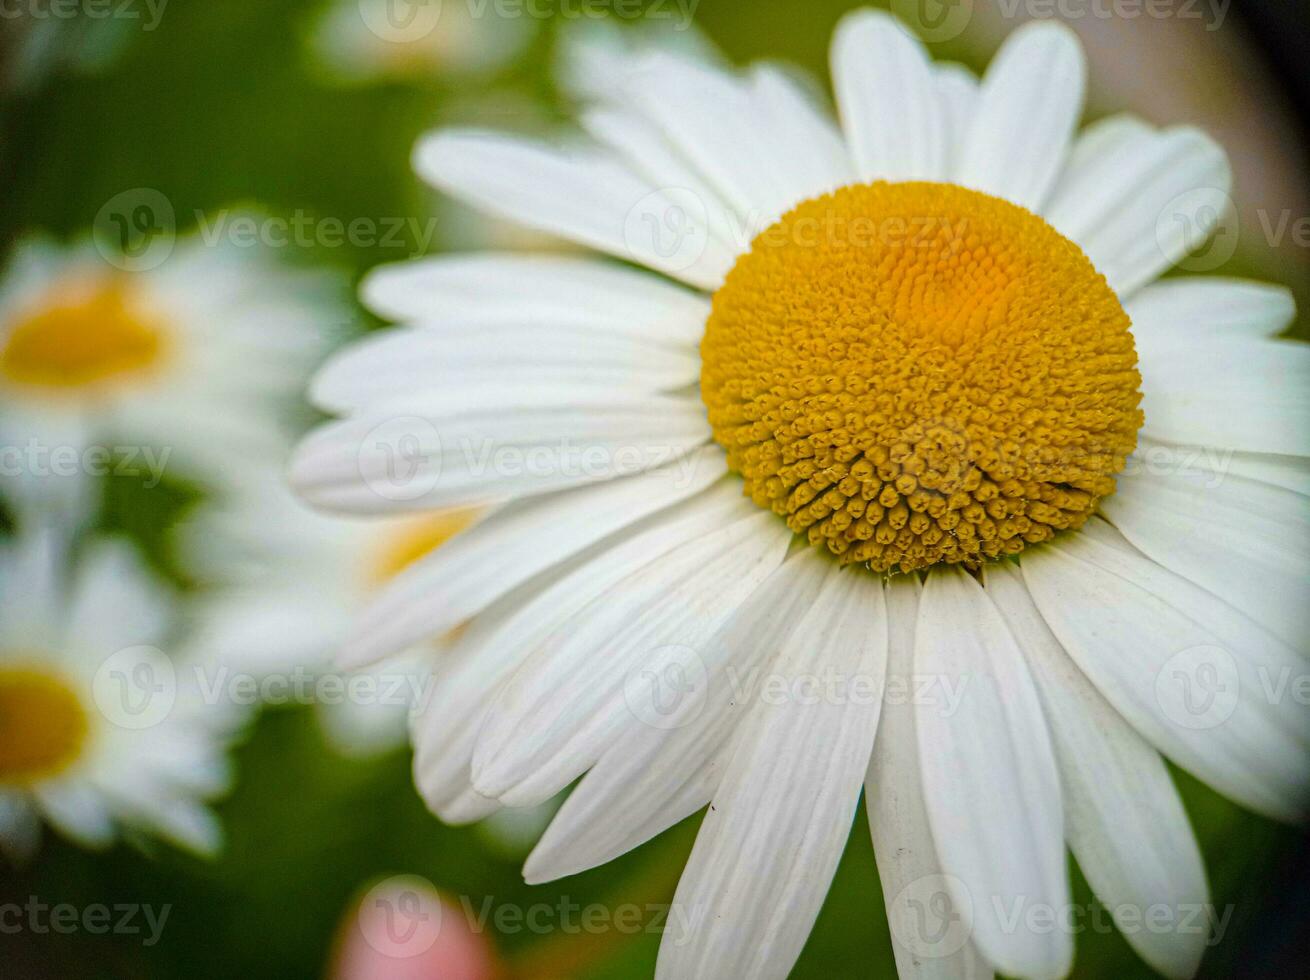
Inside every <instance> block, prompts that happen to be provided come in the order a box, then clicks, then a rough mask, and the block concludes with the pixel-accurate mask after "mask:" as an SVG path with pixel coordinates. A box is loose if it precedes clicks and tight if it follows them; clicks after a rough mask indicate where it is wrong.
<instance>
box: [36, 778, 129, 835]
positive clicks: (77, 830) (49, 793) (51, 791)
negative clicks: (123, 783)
mask: <svg viewBox="0 0 1310 980" xmlns="http://www.w3.org/2000/svg"><path fill="white" fill-rule="evenodd" d="M33 795H34V796H35V797H36V801H37V803H38V804H39V805H40V808H41V812H42V814H43V815H44V816H45V818H46V819H47V820H49V821H50V823H51V824H53V825H54V827H55V829H56V830H58V831H59V832H60V833H61V834H63V835H64V836H65V837H67V838H69V839H70V840H74V841H76V842H77V843H79V844H81V845H82V846H83V847H90V848H102V847H107V846H109V844H110V843H111V842H112V841H113V839H114V820H113V817H112V815H111V814H110V813H109V810H108V809H107V808H106V806H105V801H104V800H103V799H102V798H101V797H100V794H99V793H97V792H96V791H95V789H94V788H93V787H92V786H91V785H90V784H89V783H87V782H86V781H84V780H79V779H63V780H54V781H50V782H46V783H43V784H41V785H39V786H37V787H36V788H35V789H34V791H33Z"/></svg>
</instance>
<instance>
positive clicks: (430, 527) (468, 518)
mask: <svg viewBox="0 0 1310 980" xmlns="http://www.w3.org/2000/svg"><path fill="white" fill-rule="evenodd" d="M477 514H478V511H477V509H476V508H467V509H463V510H448V511H443V512H441V513H439V514H425V515H423V516H421V517H415V518H410V519H406V520H402V521H400V522H398V523H397V524H396V526H394V527H390V528H388V530H387V531H386V532H385V533H384V534H383V535H382V537H381V540H380V541H379V542H378V547H377V549H376V550H375V551H374V552H373V554H372V556H371V560H370V563H369V569H368V576H367V577H368V581H369V583H370V585H372V586H374V587H378V586H382V585H385V584H386V583H387V582H390V581H391V580H392V579H393V578H395V577H396V576H397V575H399V574H400V573H401V572H403V571H404V570H405V569H406V568H408V567H409V566H410V565H412V564H414V562H416V561H418V560H419V559H420V558H422V557H424V556H425V555H427V554H430V553H431V552H433V551H436V550H437V549H438V548H440V547H441V546H442V545H443V544H445V543H446V542H447V541H449V540H450V539H451V538H453V537H454V536H455V535H456V534H458V533H459V532H460V531H463V530H464V529H465V528H467V527H468V526H469V525H470V524H472V523H473V520H474V518H476V517H477Z"/></svg>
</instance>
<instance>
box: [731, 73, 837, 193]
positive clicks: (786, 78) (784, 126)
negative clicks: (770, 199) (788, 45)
mask: <svg viewBox="0 0 1310 980" xmlns="http://www.w3.org/2000/svg"><path fill="white" fill-rule="evenodd" d="M750 84H751V98H752V100H753V101H754V102H755V103H756V104H757V105H758V106H759V111H760V113H761V115H762V116H763V118H764V119H765V120H766V124H767V126H768V129H767V131H766V134H765V135H766V136H767V137H768V140H769V145H770V148H771V150H772V151H773V160H774V166H777V167H780V168H782V170H783V172H784V174H785V179H786V182H787V187H788V188H790V189H792V190H793V191H794V192H795V193H798V194H799V195H800V198H798V200H800V199H804V198H810V197H817V196H819V195H820V194H826V193H828V192H829V191H835V190H837V189H838V188H839V187H843V186H845V185H846V184H849V183H852V182H853V181H854V180H855V169H854V167H853V165H852V163H851V157H850V153H849V152H848V151H847V149H846V144H845V142H843V140H842V137H841V133H840V132H839V131H838V130H837V127H836V126H835V125H834V124H833V122H832V119H831V117H830V115H829V112H828V110H827V107H825V106H821V105H818V104H816V99H815V97H814V96H813V95H812V94H811V93H810V92H808V91H807V90H806V89H804V88H803V87H802V85H801V84H800V83H799V82H798V81H797V80H796V79H795V78H793V77H791V75H789V74H788V73H787V72H785V71H784V70H782V69H781V68H779V67H777V66H775V65H758V66H756V67H755V68H754V69H753V70H752V72H751V77H750Z"/></svg>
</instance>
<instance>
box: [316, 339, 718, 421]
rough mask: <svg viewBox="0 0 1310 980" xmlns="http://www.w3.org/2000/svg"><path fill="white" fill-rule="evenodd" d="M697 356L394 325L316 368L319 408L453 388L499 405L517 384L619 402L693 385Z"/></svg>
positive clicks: (464, 397)
mask: <svg viewBox="0 0 1310 980" xmlns="http://www.w3.org/2000/svg"><path fill="white" fill-rule="evenodd" d="M699 375H700V360H699V358H697V357H696V354H695V352H694V351H691V350H677V349H675V348H673V347H670V346H667V345H664V344H658V343H648V342H643V341H641V340H638V339H635V338H632V337H624V336H611V335H606V334H602V333H597V332H595V331H591V330H587V329H585V328H583V329H577V328H568V327H565V328H559V327H555V328H551V327H544V326H542V325H540V324H537V323H529V324H522V325H511V326H483V327H479V328H478V329H477V330H476V331H455V330H449V331H439V330H432V329H426V328H422V327H398V328H395V329H392V330H387V331H383V332H381V333H379V334H376V335H374V336H372V337H368V338H366V339H364V340H361V341H359V342H358V343H355V344H352V345H351V346H350V347H348V348H346V349H345V350H343V351H341V352H340V353H338V354H337V355H336V356H334V357H333V358H332V359H331V360H329V361H328V363H327V364H326V365H324V367H323V368H322V370H320V371H319V373H318V376H317V377H316V378H315V380H314V387H313V392H312V397H313V401H314V403H315V404H316V405H319V406H321V407H322V408H324V409H326V410H328V411H332V412H341V413H346V412H350V411H352V410H356V409H361V408H367V407H369V406H370V405H374V404H377V403H379V402H386V403H387V404H388V405H389V406H393V407H397V406H399V405H400V404H401V403H402V402H401V399H402V398H403V397H404V396H405V395H407V394H415V393H417V394H418V395H419V396H420V399H421V398H422V396H424V395H426V394H427V392H428V391H430V390H431V389H437V390H439V391H442V392H450V391H451V390H452V389H454V390H455V397H456V398H458V399H459V401H461V402H462V403H463V404H466V405H470V406H471V405H473V404H476V399H477V395H478V392H479V390H480V389H487V388H492V389H494V390H497V391H498V392H500V393H501V394H502V396H503V398H504V400H505V401H511V400H512V394H511V393H512V391H513V390H514V389H516V388H521V387H524V386H528V387H536V388H538V389H540V390H542V391H543V392H546V391H554V392H555V393H556V395H557V398H558V402H559V404H568V403H569V402H570V401H576V400H577V399H578V398H579V395H580V394H581V393H587V394H588V395H590V396H591V397H592V398H595V399H598V400H599V399H604V398H610V399H613V398H621V397H623V395H624V394H625V393H630V392H633V391H646V392H655V391H669V390H673V389H676V388H682V387H685V386H687V385H690V384H694V383H695V381H696V380H697V378H698V377H699Z"/></svg>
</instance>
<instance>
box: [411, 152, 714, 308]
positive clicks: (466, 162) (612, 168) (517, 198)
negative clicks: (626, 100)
mask: <svg viewBox="0 0 1310 980" xmlns="http://www.w3.org/2000/svg"><path fill="white" fill-rule="evenodd" d="M414 168H415V170H417V171H418V173H419V174H420V175H421V176H422V177H424V178H425V179H426V180H428V181H429V182H430V183H432V184H433V185H434V186H436V187H437V188H439V189H441V190H444V191H446V192H447V193H449V194H452V195H454V196H455V197H458V198H460V199H461V200H464V201H466V202H468V203H469V204H472V205H474V206H475V207H478V208H481V209H483V210H485V211H489V212H491V213H493V214H497V215H500V216H501V217H505V218H509V219H510V220H512V221H517V222H520V223H521V224H525V225H528V226H530V227H533V228H537V229H539V230H541V231H546V232H550V233H552V234H556V235H560V236H562V237H564V238H568V239H570V240H572V241H576V242H578V243H579V244H582V245H587V246H589V247H591V248H594V249H597V250H598V251H601V252H607V253H609V254H610V255H614V256H617V257H618V258H621V259H625V260H628V261H632V262H636V263H639V264H641V265H645V266H647V267H649V268H651V269H655V270H656V271H659V272H664V273H667V274H669V275H671V276H673V277H674V278H677V279H681V280H683V281H684V282H688V283H690V284H692V285H694V286H700V287H702V288H706V289H713V288H716V287H717V286H718V285H719V283H720V282H722V280H723V276H724V274H725V273H726V272H727V271H728V269H729V268H731V266H732V261H733V258H734V256H733V255H732V254H731V253H729V252H728V251H727V250H726V249H723V248H722V247H720V246H718V245H716V243H715V241H714V240H713V239H712V238H710V237H709V235H708V232H707V229H706V227H705V225H704V223H703V221H701V220H700V219H699V218H698V215H697V214H696V210H697V209H696V208H688V207H686V206H684V204H685V202H680V201H679V200H678V199H676V198H669V197H665V196H663V194H662V191H661V189H660V188H656V187H652V186H651V185H650V184H648V183H647V182H646V181H644V180H642V179H640V178H638V177H636V176H635V175H634V174H632V173H631V172H630V171H629V170H628V169H627V167H625V166H623V165H621V164H619V163H617V162H616V161H615V160H614V159H613V158H612V157H611V156H609V155H607V154H604V153H601V152H598V151H596V150H586V149H574V150H564V149H560V148H557V147H553V146H549V145H546V144H540V143H533V142H531V141H528V140H523V139H519V138H517V137H512V136H506V135H502V134H497V133H490V132H485V131H477V130H446V131H443V132H439V133H435V134H433V135H431V136H428V137H425V138H424V139H423V140H422V141H421V142H420V143H419V145H418V147H417V148H416V150H415V151H414ZM674 214H677V216H678V219H677V220H678V221H679V222H680V224H679V226H678V228H676V229H671V230H672V231H673V232H675V233H676V234H677V235H678V236H679V238H678V240H677V247H675V248H672V249H666V248H664V247H662V243H663V242H664V240H665V239H664V238H663V237H661V235H660V234H659V232H660V229H659V228H658V227H656V229H655V233H654V234H652V233H649V232H650V229H649V228H648V227H644V226H643V221H644V220H645V219H648V218H649V219H653V220H654V221H655V222H656V225H657V226H658V224H659V222H660V220H662V219H664V218H668V217H670V216H671V215H674ZM643 232H647V233H643Z"/></svg>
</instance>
